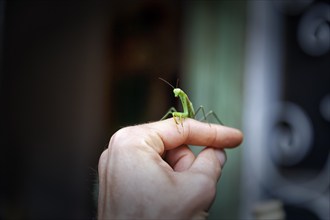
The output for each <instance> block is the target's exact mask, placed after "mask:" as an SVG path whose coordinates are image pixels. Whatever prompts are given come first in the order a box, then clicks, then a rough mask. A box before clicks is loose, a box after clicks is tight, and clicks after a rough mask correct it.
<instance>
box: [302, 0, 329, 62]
mask: <svg viewBox="0 0 330 220" xmlns="http://www.w3.org/2000/svg"><path fill="white" fill-rule="evenodd" d="M298 42H299V45H300V47H301V48H302V49H303V51H304V52H305V53H306V54H309V55H311V56H321V55H324V54H326V53H328V52H329V51H330V5H329V4H325V3H319V4H316V5H314V6H313V7H311V8H310V9H309V10H308V11H307V12H306V13H305V14H304V15H303V16H302V18H301V20H300V23H299V26H298Z"/></svg>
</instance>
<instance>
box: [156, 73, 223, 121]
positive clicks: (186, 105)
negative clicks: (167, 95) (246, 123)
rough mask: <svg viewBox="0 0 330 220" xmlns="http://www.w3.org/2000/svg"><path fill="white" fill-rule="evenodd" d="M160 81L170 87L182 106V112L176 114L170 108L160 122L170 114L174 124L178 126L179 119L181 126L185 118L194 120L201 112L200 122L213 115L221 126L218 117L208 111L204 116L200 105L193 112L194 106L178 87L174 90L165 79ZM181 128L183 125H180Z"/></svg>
mask: <svg viewBox="0 0 330 220" xmlns="http://www.w3.org/2000/svg"><path fill="white" fill-rule="evenodd" d="M159 79H160V80H162V81H163V82H165V83H166V84H167V85H169V86H171V87H172V88H173V93H174V96H175V97H176V98H177V97H179V98H180V101H181V104H182V108H183V112H178V111H177V110H176V109H175V108H174V107H171V108H170V109H169V110H168V112H167V113H166V114H165V115H164V116H163V117H162V118H161V120H163V119H165V118H167V117H168V116H169V115H170V114H172V117H173V119H174V121H175V123H176V124H179V123H178V121H177V119H176V118H178V119H179V122H180V124H181V125H182V120H183V119H185V118H193V119H195V118H196V115H197V113H198V112H199V111H200V110H201V111H202V113H203V118H202V120H203V121H204V120H205V121H206V120H207V117H208V116H210V115H213V117H214V118H215V119H216V120H217V121H218V122H219V124H221V125H223V123H222V122H221V121H220V119H219V118H218V116H217V115H216V114H215V113H214V112H213V111H212V110H211V111H209V112H208V113H207V114H205V110H204V107H203V106H202V105H201V106H199V107H198V109H197V110H196V112H195V110H194V106H193V104H192V102H191V101H190V100H189V97H188V95H187V94H186V93H185V92H184V91H183V90H182V89H180V88H178V85H176V88H175V87H174V86H173V85H172V84H171V83H169V82H168V81H166V80H165V79H162V78H159ZM182 126H183V125H182Z"/></svg>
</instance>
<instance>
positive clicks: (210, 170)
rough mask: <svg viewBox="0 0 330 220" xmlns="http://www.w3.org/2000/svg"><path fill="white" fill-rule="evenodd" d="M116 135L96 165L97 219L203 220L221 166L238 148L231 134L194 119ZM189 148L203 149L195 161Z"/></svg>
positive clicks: (234, 134) (144, 126) (125, 130)
mask: <svg viewBox="0 0 330 220" xmlns="http://www.w3.org/2000/svg"><path fill="white" fill-rule="evenodd" d="M182 123H183V126H184V128H185V129H182V131H181V132H178V131H177V127H176V124H175V123H173V120H171V119H167V120H163V121H158V122H153V123H148V124H142V125H136V126H131V127H126V128H123V129H120V130H119V131H118V132H116V133H115V134H114V135H113V136H112V138H111V140H110V143H109V147H108V148H107V149H106V150H105V151H104V152H103V153H102V155H101V157H100V160H99V199H98V218H99V219H205V218H206V216H207V214H206V213H207V211H208V209H209V208H210V206H211V204H212V202H213V199H214V197H215V194H216V183H217V181H218V179H219V178H220V175H221V170H222V168H223V166H224V163H225V161H226V155H225V152H224V149H225V148H233V147H236V146H238V145H239V144H240V143H241V142H242V138H243V137H242V133H241V132H240V131H239V130H237V129H234V128H229V127H225V126H222V125H215V124H207V123H202V122H199V121H196V120H194V119H190V118H187V119H184V120H183V121H182ZM188 144H189V145H198V146H205V148H204V150H203V151H202V152H201V153H199V154H198V155H197V156H195V155H194V154H193V153H192V151H191V150H190V149H189V147H188Z"/></svg>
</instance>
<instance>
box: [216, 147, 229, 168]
mask: <svg viewBox="0 0 330 220" xmlns="http://www.w3.org/2000/svg"><path fill="white" fill-rule="evenodd" d="M214 154H215V156H216V157H217V159H218V160H219V162H220V165H221V168H223V167H224V166H225V163H226V161H227V155H226V151H224V150H223V149H214Z"/></svg>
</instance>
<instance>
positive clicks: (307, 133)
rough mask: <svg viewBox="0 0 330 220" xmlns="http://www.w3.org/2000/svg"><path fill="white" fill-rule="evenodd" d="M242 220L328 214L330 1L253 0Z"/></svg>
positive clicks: (246, 85) (250, 7) (326, 216)
mask: <svg viewBox="0 0 330 220" xmlns="http://www.w3.org/2000/svg"><path fill="white" fill-rule="evenodd" d="M247 11H248V13H247V41H246V46H247V47H246V60H245V66H246V68H245V83H244V119H243V121H244V124H243V128H244V133H245V144H244V151H243V175H242V180H244V181H242V199H241V201H242V206H241V218H242V219H255V218H257V219H274V218H275V219H315V220H318V219H321V220H326V219H329V216H330V202H329V186H330V175H329V173H330V160H329V158H330V151H329V146H330V138H329V133H330V127H329V112H330V108H329V106H330V105H329V103H330V102H329V92H330V91H329V85H330V74H329V71H330V62H329V60H330V28H329V23H330V5H329V3H328V2H327V1H322V0H314V1H313V0H306V1H251V2H249V4H248V10H247Z"/></svg>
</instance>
